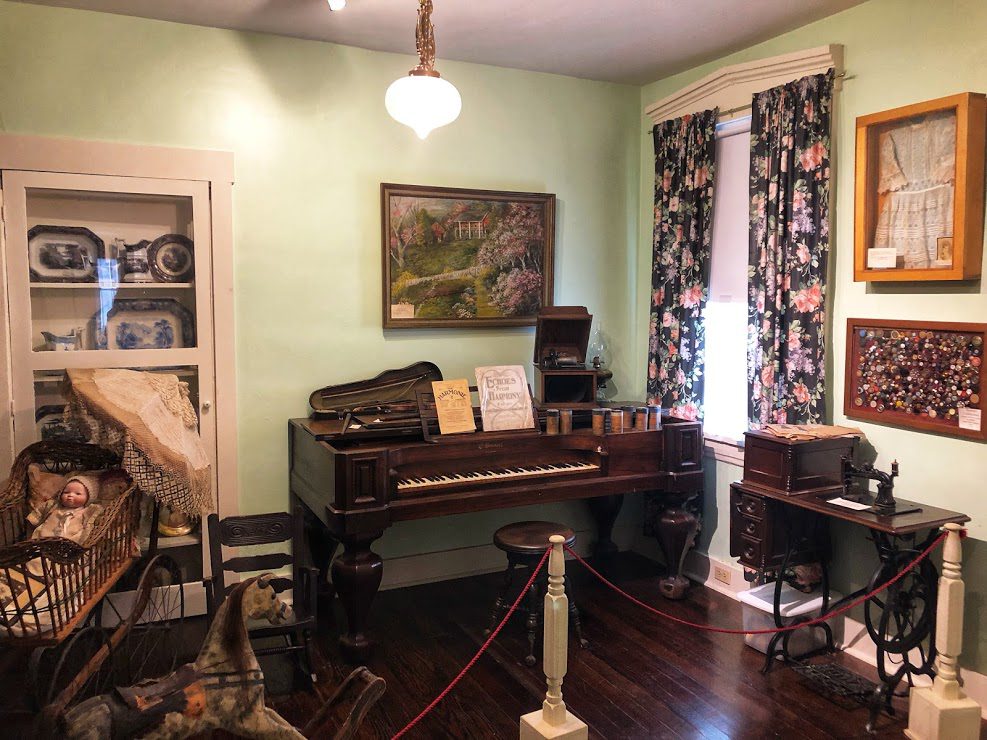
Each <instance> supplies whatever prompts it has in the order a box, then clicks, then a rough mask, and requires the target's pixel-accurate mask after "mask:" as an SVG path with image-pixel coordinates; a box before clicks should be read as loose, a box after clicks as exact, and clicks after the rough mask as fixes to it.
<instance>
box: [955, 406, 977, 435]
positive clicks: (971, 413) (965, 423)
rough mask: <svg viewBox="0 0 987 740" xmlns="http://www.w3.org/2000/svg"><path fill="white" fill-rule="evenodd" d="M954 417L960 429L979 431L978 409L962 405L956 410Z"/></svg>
mask: <svg viewBox="0 0 987 740" xmlns="http://www.w3.org/2000/svg"><path fill="white" fill-rule="evenodd" d="M956 417H957V419H958V420H959V422H960V429H973V430H974V431H977V432H979V431H980V409H971V408H967V407H966V406H964V407H963V408H960V409H957V410H956Z"/></svg>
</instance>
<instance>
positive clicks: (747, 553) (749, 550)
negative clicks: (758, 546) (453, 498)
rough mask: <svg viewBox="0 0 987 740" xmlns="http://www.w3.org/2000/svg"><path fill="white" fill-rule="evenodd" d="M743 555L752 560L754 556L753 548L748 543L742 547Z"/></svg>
mask: <svg viewBox="0 0 987 740" xmlns="http://www.w3.org/2000/svg"><path fill="white" fill-rule="evenodd" d="M744 557H745V558H747V559H748V560H752V559H753V558H754V548H753V547H751V546H750V545H748V546H747V547H745V548H744Z"/></svg>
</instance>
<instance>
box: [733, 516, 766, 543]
mask: <svg viewBox="0 0 987 740" xmlns="http://www.w3.org/2000/svg"><path fill="white" fill-rule="evenodd" d="M765 530H766V528H765V526H764V521H763V520H762V519H755V518H754V517H750V516H742V517H740V534H741V535H743V536H745V537H756V538H757V539H759V540H763V539H764V538H765V536H766V535H767V532H766V531H765Z"/></svg>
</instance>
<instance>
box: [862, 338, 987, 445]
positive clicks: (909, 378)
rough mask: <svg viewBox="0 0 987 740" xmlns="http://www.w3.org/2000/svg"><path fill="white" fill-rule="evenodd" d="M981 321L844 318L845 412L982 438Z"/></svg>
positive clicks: (985, 434)
mask: <svg viewBox="0 0 987 740" xmlns="http://www.w3.org/2000/svg"><path fill="white" fill-rule="evenodd" d="M985 346H987V324H967V323H958V322H946V321H899V320H893V321H888V320H881V319H847V349H846V385H845V387H844V389H843V413H844V414H845V415H846V416H847V417H849V418H851V419H865V420H867V421H873V422H877V423H880V424H891V425H894V426H900V427H910V428H913V429H921V430H924V431H930V432H939V433H941V434H949V435H953V436H957V437H970V438H973V439H981V440H983V439H987V414H984V413H983V409H984V407H985V406H987V403H985V398H984V392H985V386H984V381H985V374H984V367H985V363H984V348H985Z"/></svg>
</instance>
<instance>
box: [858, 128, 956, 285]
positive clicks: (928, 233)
mask: <svg viewBox="0 0 987 740" xmlns="http://www.w3.org/2000/svg"><path fill="white" fill-rule="evenodd" d="M879 145H880V167H879V180H878V192H879V193H881V194H883V195H885V198H884V203H883V205H882V207H881V212H880V214H879V215H878V220H877V227H876V229H875V233H874V247H876V248H886V247H893V248H894V249H895V252H896V253H897V255H898V257H899V262H900V264H901V266H903V267H904V268H905V269H928V268H935V267H949V266H951V264H952V255H951V253H949V252H944V251H943V250H942V249H940V242H939V240H940V238H942V237H948V236H952V233H953V200H954V179H955V176H956V114H955V113H954V112H952V111H947V112H945V113H936V114H931V115H928V116H921V117H919V118H914V119H911V120H909V121H907V122H904V123H902V124H900V125H898V126H896V127H895V128H892V129H890V130H888V131H885V132H883V133H882V134H881V135H880V139H879Z"/></svg>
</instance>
